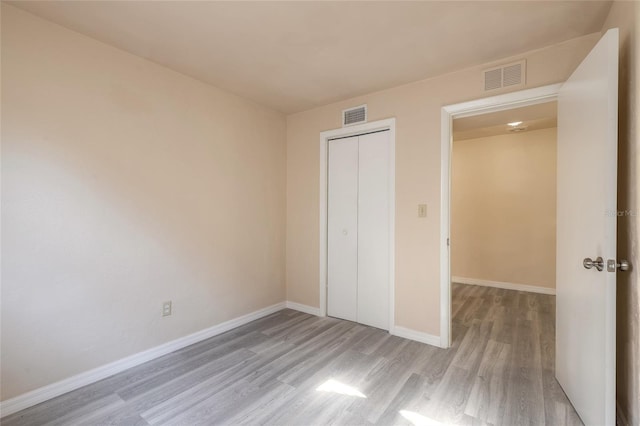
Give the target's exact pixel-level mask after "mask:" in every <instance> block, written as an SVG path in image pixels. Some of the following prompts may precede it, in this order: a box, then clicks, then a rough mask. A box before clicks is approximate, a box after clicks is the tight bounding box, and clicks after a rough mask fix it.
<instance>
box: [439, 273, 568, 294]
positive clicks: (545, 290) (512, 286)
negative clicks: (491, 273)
mask: <svg viewBox="0 0 640 426" xmlns="http://www.w3.org/2000/svg"><path fill="white" fill-rule="evenodd" d="M451 281H452V282H454V283H460V284H471V285H481V286H485V287H497V288H504V289H506V290H517V291H528V292H529V293H541V294H553V295H555V294H556V289H555V288H549V287H540V286H537V285H529V284H516V283H504V282H501V281H488V280H479V279H477V278H465V277H451Z"/></svg>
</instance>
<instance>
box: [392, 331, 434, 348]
mask: <svg viewBox="0 0 640 426" xmlns="http://www.w3.org/2000/svg"><path fill="white" fill-rule="evenodd" d="M389 334H392V335H394V336H398V337H403V338H405V339H409V340H415V341H416V342H420V343H426V344H427V345H431V346H437V347H439V348H442V347H443V346H442V342H441V340H440V336H434V335H433V334H427V333H423V332H421V331H415V330H411V329H410V328H405V327H398V326H394V327H392V328H391V330H389Z"/></svg>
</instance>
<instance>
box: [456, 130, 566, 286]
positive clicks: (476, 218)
mask: <svg viewBox="0 0 640 426" xmlns="http://www.w3.org/2000/svg"><path fill="white" fill-rule="evenodd" d="M556 133H557V132H556V129H555V128H551V129H543V130H536V131H530V132H525V133H513V134H506V135H499V136H491V137H485V138H478V139H467V140H461V141H454V143H453V152H452V157H451V275H453V276H455V277H463V278H474V279H480V280H487V281H500V282H507V283H515V284H526V285H533V286H539V287H548V288H555V279H556V268H555V265H556Z"/></svg>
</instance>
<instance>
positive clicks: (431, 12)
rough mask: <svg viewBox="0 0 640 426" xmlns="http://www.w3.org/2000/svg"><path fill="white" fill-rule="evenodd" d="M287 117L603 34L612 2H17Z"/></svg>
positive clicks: (42, 14)
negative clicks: (531, 51)
mask: <svg viewBox="0 0 640 426" xmlns="http://www.w3.org/2000/svg"><path fill="white" fill-rule="evenodd" d="M9 3H11V4H12V5H14V6H17V7H20V8H22V9H24V10H27V11H30V12H32V13H34V14H36V15H39V16H41V17H43V18H45V19H48V20H51V21H54V22H57V23H59V24H61V25H63V26H65V27H68V28H70V29H73V30H75V31H78V32H80V33H83V34H86V35H88V36H91V37H93V38H96V39H98V40H101V41H103V42H105V43H108V44H111V45H113V46H116V47H119V48H121V49H123V50H126V51H128V52H131V53H133V54H135V55H138V56H142V57H144V58H148V59H150V60H152V61H154V62H157V63H159V64H162V65H165V66H167V67H169V68H172V69H174V70H176V71H179V72H181V73H184V74H187V75H190V76H192V77H195V78H197V79H199V80H202V81H204V82H207V83H210V84H213V85H215V86H218V87H220V88H223V89H226V90H229V91H231V92H234V93H236V94H238V95H240V96H243V97H245V98H248V99H252V100H254V101H256V102H258V103H261V104H264V105H266V106H269V107H272V108H274V109H276V110H279V111H282V112H285V113H291V112H296V111H301V110H305V109H309V108H312V107H315V106H318V105H323V104H327V103H330V102H334V101H337V100H341V99H346V98H349V97H353V96H357V95H361V94H365V93H369V92H372V91H376V90H381V89H385V88H388V87H393V86H397V85H400V84H404V83H408V82H411V81H416V80H421V79H424V78H428V77H432V76H435V75H439V74H443V73H446V72H450V71H453V70H456V69H460V68H464V67H468V66H472V65H476V64H481V63H485V62H490V61H494V60H497V59H500V58H503V57H506V56H510V55H516V54H518V53H522V52H524V51H527V50H532V49H537V48H540V47H544V46H548V45H551V44H555V43H558V42H561V41H564V40H568V39H571V38H574V37H578V36H581V35H584V34H589V33H593V32H596V31H600V29H601V26H602V24H603V22H604V19H605V17H606V15H607V12H608V10H609V8H610V5H611V4H610V2H609V1H502V2H485V1H469V2H458V1H446V2H445V1H431V2H394V1H389V2H329V1H310V2H269V1H259V2H213V1H23V2H9Z"/></svg>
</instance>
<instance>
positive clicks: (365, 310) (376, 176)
mask: <svg viewBox="0 0 640 426" xmlns="http://www.w3.org/2000/svg"><path fill="white" fill-rule="evenodd" d="M389 138H390V136H389V132H388V131H383V132H376V133H369V134H365V135H360V136H354V137H349V138H343V139H335V140H331V141H329V155H328V163H329V164H328V190H327V314H328V315H329V316H332V317H336V318H342V319H347V320H350V321H356V322H359V323H362V324H366V325H370V326H373V327H378V328H382V329H385V330H388V329H389V309H390V305H389V295H390V291H389V289H390V278H391V277H390V270H391V265H390V235H391V228H390V226H391V223H390V218H391V215H390V213H391V211H390V209H391V208H393V203H392V200H391V198H390V195H389V193H390V191H389V189H390V184H391V164H390V161H391V152H390V150H391V149H392V148H391V143H390V142H391V141H390V139H389Z"/></svg>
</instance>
